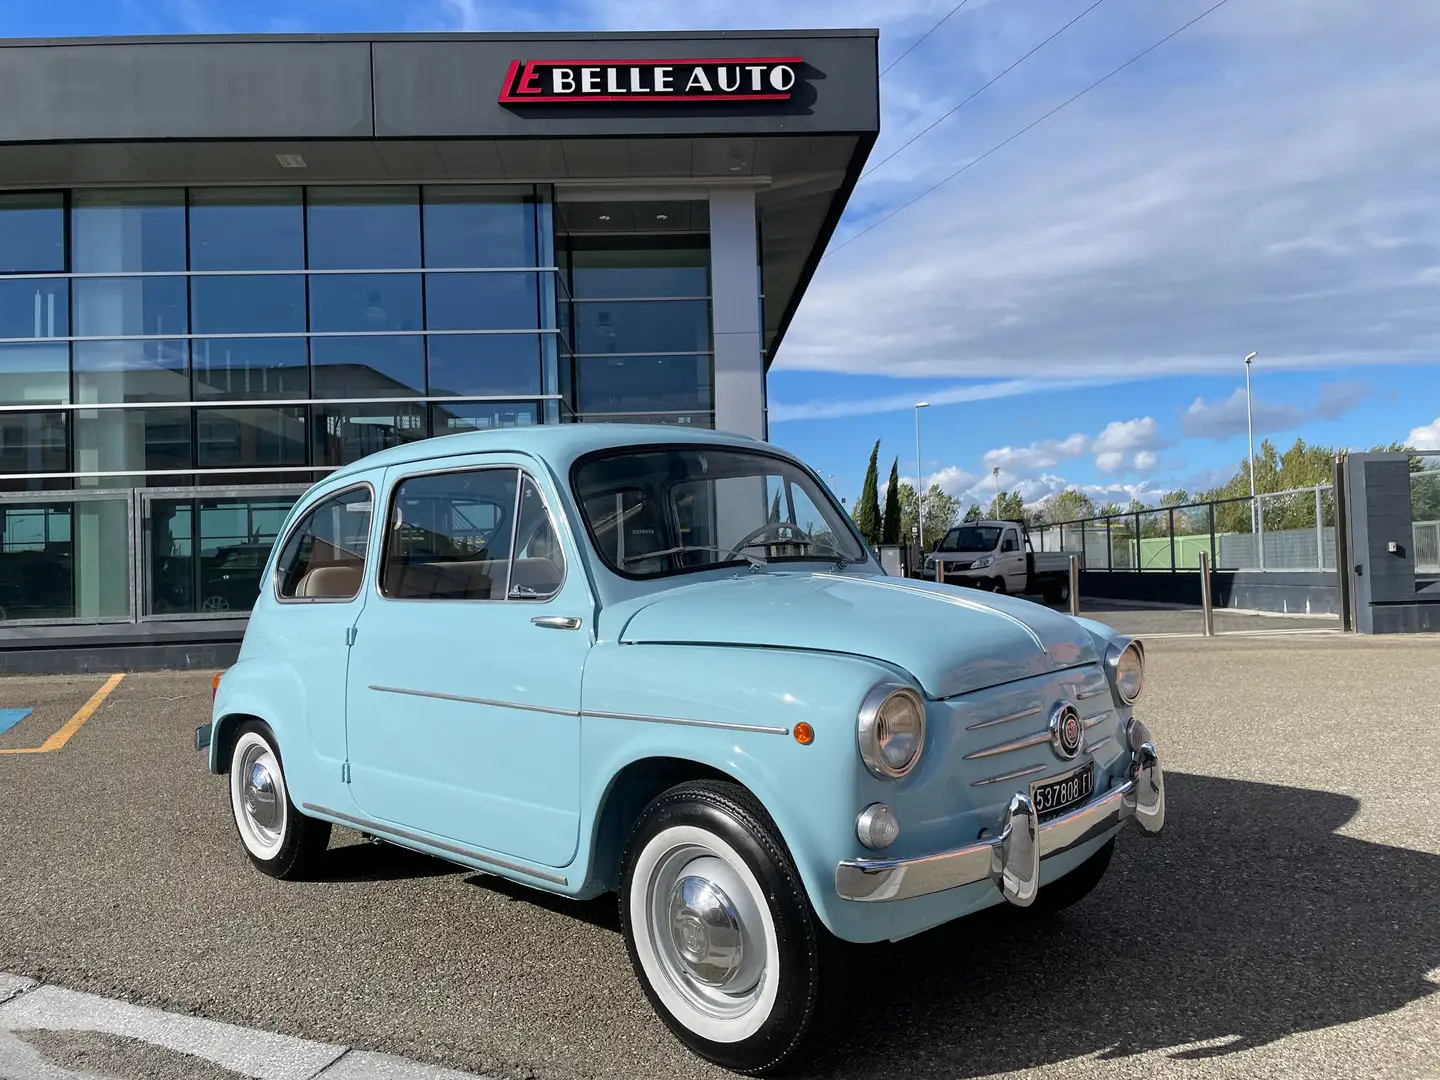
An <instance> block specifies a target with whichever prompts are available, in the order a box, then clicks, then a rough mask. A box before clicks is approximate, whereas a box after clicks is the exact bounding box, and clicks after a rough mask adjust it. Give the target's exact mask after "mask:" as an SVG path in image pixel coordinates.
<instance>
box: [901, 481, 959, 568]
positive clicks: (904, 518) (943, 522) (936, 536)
mask: <svg viewBox="0 0 1440 1080" xmlns="http://www.w3.org/2000/svg"><path fill="white" fill-rule="evenodd" d="M899 495H900V535H901V538H902V540H903V541H904V542H906V543H908V542H909V541H910V538H911V536H912V535H913V530H914V527H915V518H916V509H917V508H916V500H915V489H914V488H913V487H911V486H910V485H909V484H901V485H900V492H899ZM959 517H960V501H959V500H958V499H956V498H955V497H954V496H953V495H947V494H945V492H943V491H941V490H940V485H939V484H931V485H930V490H929V491H927V492H926V493H925V536H924V538H923V539H924V547H925V550H926V551H934V550H935V548H936V547H937V546H938V545H939V543H940V541H941V540H943V539H944V538H945V534H946V533H947V532H949V531H950V530H951V529H953V528H954V527H955V522H956V521H957V520H958V519H959Z"/></svg>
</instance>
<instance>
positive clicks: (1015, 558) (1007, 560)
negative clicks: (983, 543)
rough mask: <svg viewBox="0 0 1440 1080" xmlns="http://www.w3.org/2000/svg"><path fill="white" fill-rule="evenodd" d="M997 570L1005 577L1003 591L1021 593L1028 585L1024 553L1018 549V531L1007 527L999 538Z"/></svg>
mask: <svg viewBox="0 0 1440 1080" xmlns="http://www.w3.org/2000/svg"><path fill="white" fill-rule="evenodd" d="M997 562H998V563H999V566H998V569H999V571H1000V573H1001V574H1002V575H1004V577H1005V591H1006V592H1009V593H1016V594H1018V593H1023V592H1024V591H1025V588H1026V585H1027V584H1028V578H1029V575H1028V574H1027V573H1026V566H1025V552H1024V551H1023V550H1021V548H1020V530H1018V529H1016V528H1014V527H1009V528H1007V529H1006V530H1005V532H1004V534H1003V535H1002V536H1001V538H1000V554H999V556H998V559H997Z"/></svg>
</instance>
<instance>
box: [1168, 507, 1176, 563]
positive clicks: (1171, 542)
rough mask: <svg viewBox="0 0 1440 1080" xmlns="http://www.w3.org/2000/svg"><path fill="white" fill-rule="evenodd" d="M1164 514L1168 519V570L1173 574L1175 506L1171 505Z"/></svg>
mask: <svg viewBox="0 0 1440 1080" xmlns="http://www.w3.org/2000/svg"><path fill="white" fill-rule="evenodd" d="M1166 516H1167V517H1168V518H1169V519H1170V521H1169V525H1170V572H1171V573H1172V574H1173V573H1174V572H1175V508H1174V507H1173V506H1172V507H1171V508H1170V513H1169V514H1167V515H1166Z"/></svg>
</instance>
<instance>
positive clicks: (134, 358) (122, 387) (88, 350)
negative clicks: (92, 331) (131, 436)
mask: <svg viewBox="0 0 1440 1080" xmlns="http://www.w3.org/2000/svg"><path fill="white" fill-rule="evenodd" d="M73 348H74V350H75V395H76V400H78V401H86V402H89V401H102V402H111V401H189V400H190V372H189V368H188V366H187V364H186V361H185V357H186V343H185V342H183V341H77V342H75V344H74V346H73Z"/></svg>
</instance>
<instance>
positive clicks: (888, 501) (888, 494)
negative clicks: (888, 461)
mask: <svg viewBox="0 0 1440 1080" xmlns="http://www.w3.org/2000/svg"><path fill="white" fill-rule="evenodd" d="M880 542H881V543H882V544H898V543H900V542H901V540H900V459H899V458H898V457H897V458H896V459H895V461H894V463H893V464H892V465H891V466H890V483H889V484H888V485H886V487H885V524H884V527H883V528H882V529H881V538H880Z"/></svg>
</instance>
